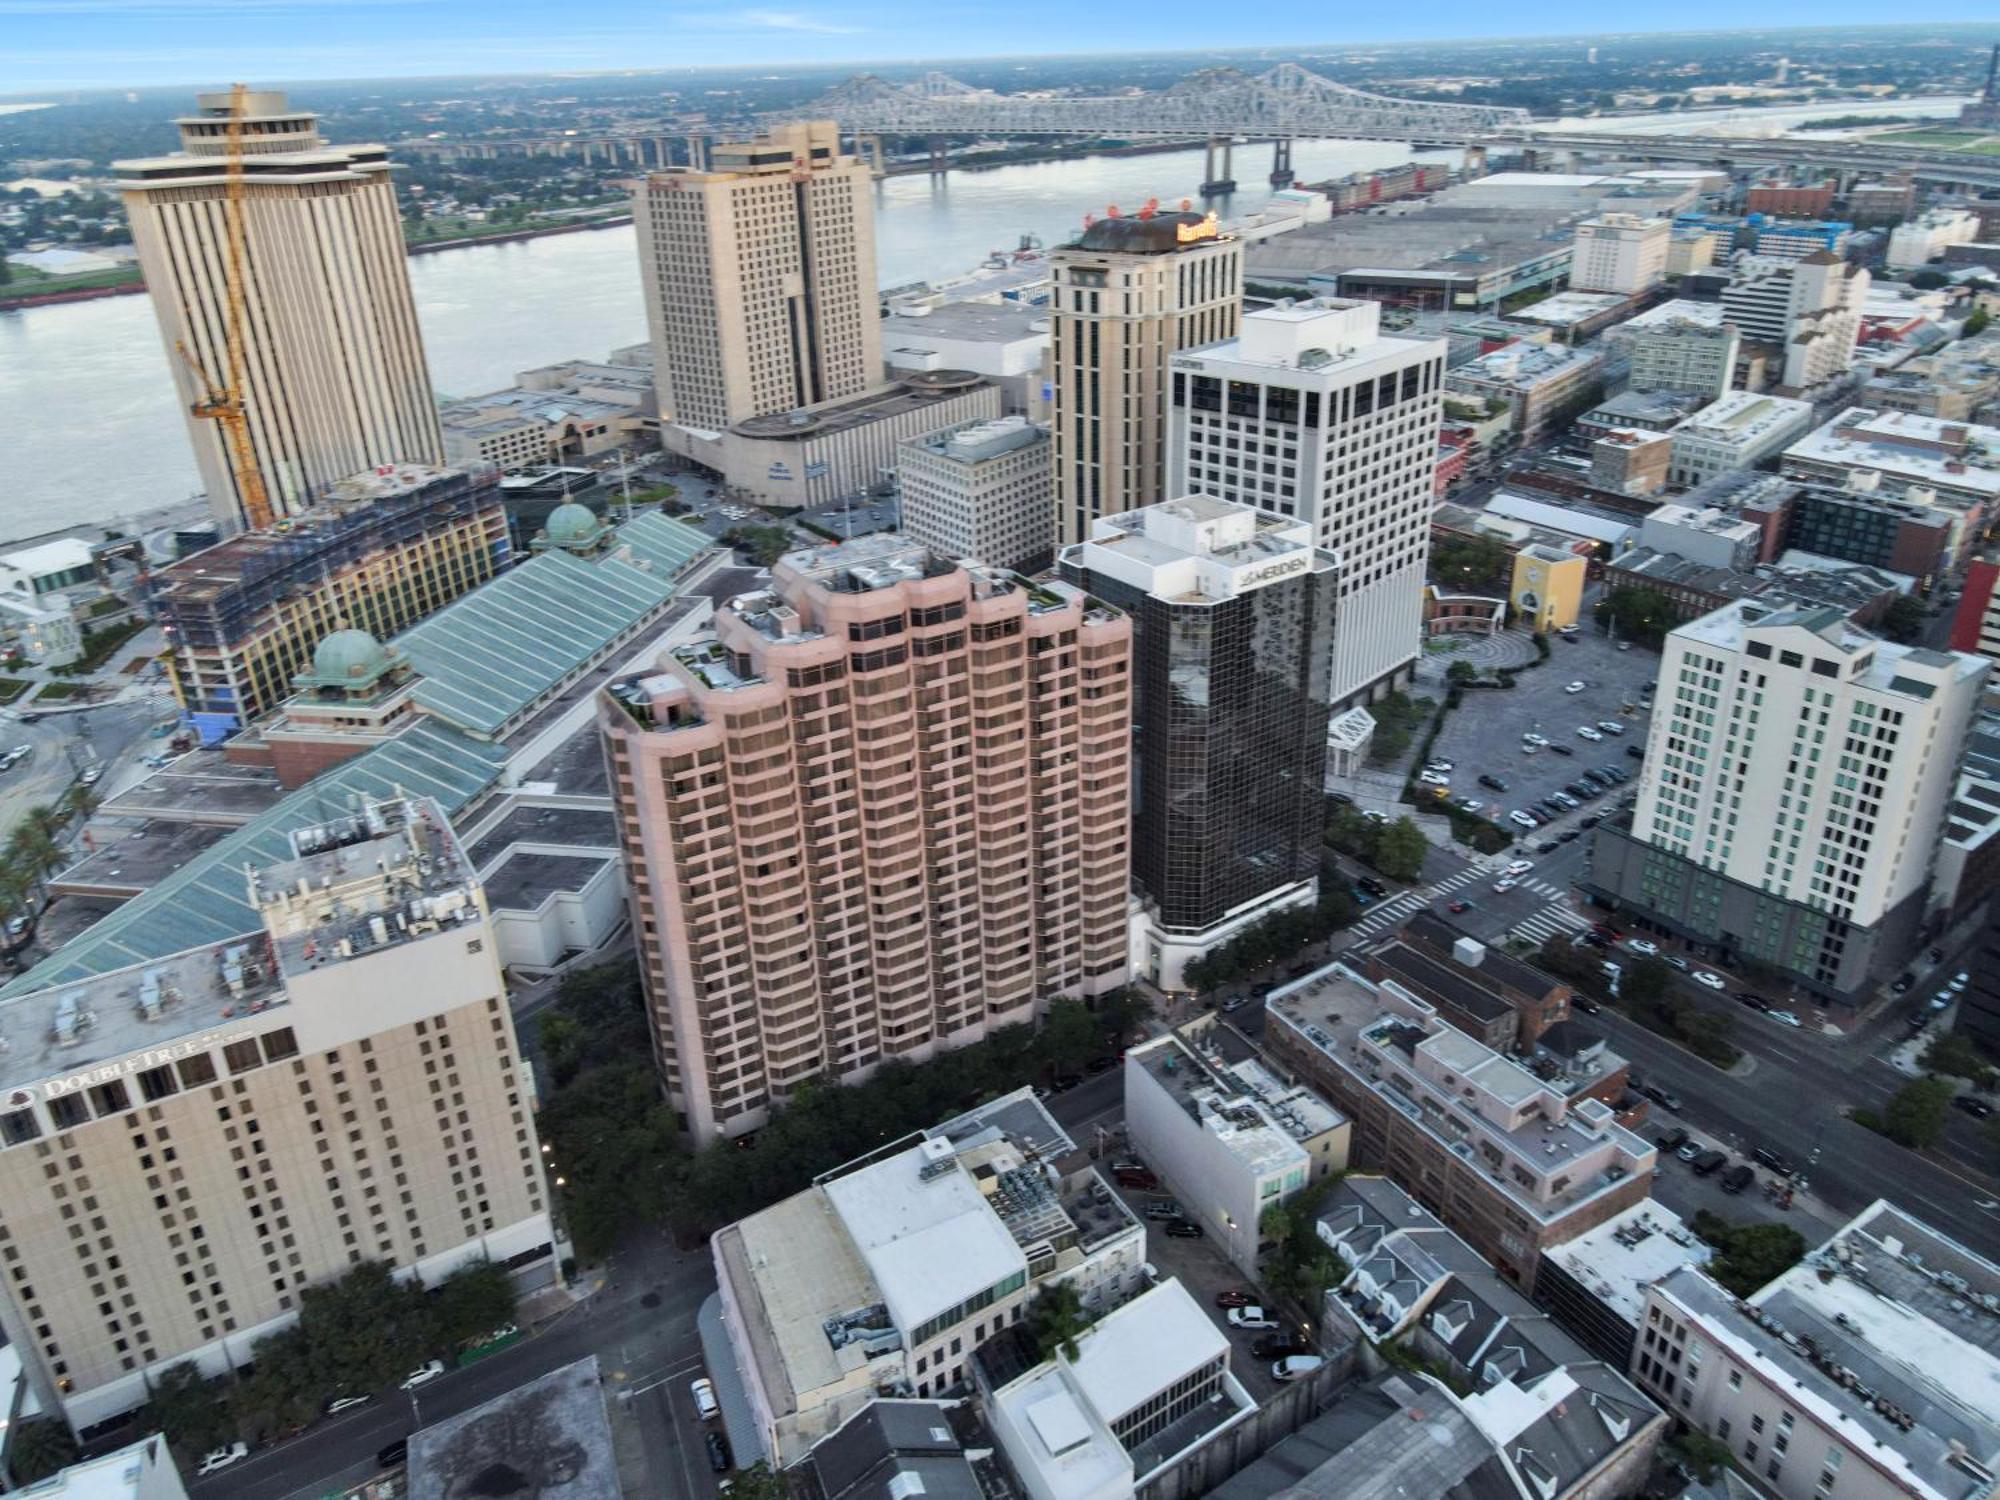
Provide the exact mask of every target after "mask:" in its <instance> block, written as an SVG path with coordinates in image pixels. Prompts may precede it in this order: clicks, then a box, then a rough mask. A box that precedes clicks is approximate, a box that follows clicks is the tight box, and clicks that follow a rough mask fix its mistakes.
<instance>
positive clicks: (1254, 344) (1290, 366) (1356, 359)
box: [1173, 297, 1434, 381]
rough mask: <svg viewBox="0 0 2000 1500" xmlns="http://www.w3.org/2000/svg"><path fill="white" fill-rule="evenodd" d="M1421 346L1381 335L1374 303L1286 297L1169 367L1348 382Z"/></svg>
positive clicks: (1378, 310)
mask: <svg viewBox="0 0 2000 1500" xmlns="http://www.w3.org/2000/svg"><path fill="white" fill-rule="evenodd" d="M1433 342H1434V341H1433ZM1424 347H1426V341H1425V340H1422V339H1410V338H1385V337H1383V335H1382V332H1381V307H1380V305H1379V304H1377V303H1374V302H1366V301H1356V300H1352V299H1347V298H1339V297H1309V298H1304V299H1301V300H1298V301H1294V300H1292V299H1290V298H1287V299H1285V300H1284V301H1281V302H1278V303H1276V304H1275V305H1273V306H1270V307H1263V308H1259V309H1257V310H1256V311H1255V312H1251V313H1247V314H1245V315H1244V318H1243V324H1242V331H1241V332H1240V333H1239V334H1238V335H1237V336H1236V337H1235V338H1231V339H1223V340H1222V341H1221V342H1219V343H1214V344H1205V345H1203V346H1201V347H1200V348H1198V349H1187V350H1183V351H1182V352H1181V353H1179V354H1177V355H1175V356H1174V358H1173V365H1174V367H1175V368H1176V369H1206V368H1208V367H1209V366H1210V365H1223V366H1229V365H1241V366H1247V367H1252V368H1256V369H1260V370H1294V371H1297V372H1299V373H1300V374H1302V375H1310V376H1312V377H1313V378H1314V379H1317V380H1327V381H1331V380H1335V379H1339V380H1349V379H1352V378H1353V377H1354V376H1355V375H1356V374H1358V373H1359V372H1361V371H1364V370H1366V369H1367V368H1368V367H1369V366H1371V365H1374V364H1381V363H1396V362H1406V360H1407V356H1408V355H1409V354H1410V353H1411V351H1413V350H1418V349H1422V348H1424Z"/></svg>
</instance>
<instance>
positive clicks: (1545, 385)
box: [1445, 343, 1604, 443]
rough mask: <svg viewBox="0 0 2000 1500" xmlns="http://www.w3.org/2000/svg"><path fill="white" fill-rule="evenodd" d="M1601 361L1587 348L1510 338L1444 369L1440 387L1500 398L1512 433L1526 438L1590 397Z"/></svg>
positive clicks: (1599, 376)
mask: <svg viewBox="0 0 2000 1500" xmlns="http://www.w3.org/2000/svg"><path fill="white" fill-rule="evenodd" d="M1603 367H1604V356H1603V355H1601V354H1599V353H1597V352H1596V351H1595V350H1591V349H1568V348H1562V347H1560V346H1553V345H1547V344H1518V343H1517V344H1509V345H1507V346H1506V347H1505V348H1503V349H1496V350H1494V351H1493V353H1491V354H1487V355H1482V356H1481V357H1480V358H1478V359H1475V360H1472V361H1470V362H1468V363H1466V364H1462V365H1460V366H1459V367H1458V368H1457V369H1455V370H1452V371H1450V372H1448V373H1447V374H1446V376H1445V389H1446V390H1450V391H1457V392H1459V393H1460V394H1461V395H1466V396H1477V397H1481V398H1484V399H1489V400H1494V401H1502V402H1505V403H1506V405H1507V407H1508V410H1509V412H1510V414H1511V421H1512V426H1513V431H1514V435H1515V436H1516V437H1517V438H1519V439H1520V440H1521V441H1522V442H1524V443H1529V442H1533V441H1534V440H1535V439H1537V438H1539V437H1541V436H1542V435H1543V434H1544V433H1546V432H1548V431H1549V430H1550V429H1552V428H1553V427H1555V426H1556V424H1557V423H1559V422H1560V421H1562V420H1563V419H1564V418H1567V417H1570V416H1573V415H1575V413H1576V412H1577V411H1579V410H1581V409H1582V408H1584V407H1587V406H1589V405H1590V404H1591V403H1592V402H1593V401H1594V399H1595V398H1596V396H1597V393H1598V391H1599V389H1600V388H1601V386H1602V383H1603Z"/></svg>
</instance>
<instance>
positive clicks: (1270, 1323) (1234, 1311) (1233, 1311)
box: [1229, 1302, 1278, 1329]
mask: <svg viewBox="0 0 2000 1500" xmlns="http://www.w3.org/2000/svg"><path fill="white" fill-rule="evenodd" d="M1229 1326H1230V1327H1231V1328H1256V1329H1264V1328H1276V1327H1277V1326H1278V1320H1277V1319H1276V1318H1274V1317H1272V1316H1271V1315H1270V1314H1269V1313H1267V1312H1265V1311H1264V1309H1263V1308H1261V1307H1259V1306H1258V1305H1257V1304H1256V1303H1254V1302H1253V1303H1251V1304H1250V1305H1249V1306H1248V1307H1232V1308H1230V1309H1229Z"/></svg>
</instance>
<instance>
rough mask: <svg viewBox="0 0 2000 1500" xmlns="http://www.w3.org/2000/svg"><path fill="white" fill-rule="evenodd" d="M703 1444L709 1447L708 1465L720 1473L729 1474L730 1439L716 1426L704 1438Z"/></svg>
mask: <svg viewBox="0 0 2000 1500" xmlns="http://www.w3.org/2000/svg"><path fill="white" fill-rule="evenodd" d="M702 1446H703V1447H705V1448H707V1449H708V1466H709V1467H710V1468H711V1469H713V1470H715V1472H716V1473H718V1474H727V1473H728V1472H729V1469H730V1463H729V1439H728V1438H726V1437H724V1436H723V1435H722V1434H721V1433H719V1432H717V1431H716V1430H715V1429H714V1428H712V1427H711V1428H710V1429H709V1430H708V1435H707V1436H706V1437H705V1438H703V1439H702Z"/></svg>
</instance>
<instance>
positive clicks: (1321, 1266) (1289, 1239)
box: [1257, 1172, 1349, 1316]
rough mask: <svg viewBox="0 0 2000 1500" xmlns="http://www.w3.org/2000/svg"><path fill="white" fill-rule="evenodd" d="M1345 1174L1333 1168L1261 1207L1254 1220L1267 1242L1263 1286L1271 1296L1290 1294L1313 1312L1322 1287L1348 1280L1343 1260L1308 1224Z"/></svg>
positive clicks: (1324, 1289) (1325, 1289) (1322, 1295)
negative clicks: (1279, 1201)
mask: <svg viewBox="0 0 2000 1500" xmlns="http://www.w3.org/2000/svg"><path fill="white" fill-rule="evenodd" d="M1344 1175H1346V1174H1344V1173H1341V1172H1333V1173H1329V1174H1328V1175H1327V1176H1325V1177H1322V1178H1320V1179H1319V1180H1318V1181H1317V1182H1310V1183H1307V1184H1306V1185H1305V1186H1304V1187H1303V1188H1301V1189H1300V1190H1299V1191H1298V1192H1296V1193H1294V1194H1292V1196H1291V1197H1290V1198H1287V1199H1286V1200H1284V1201H1283V1202H1282V1203H1273V1204H1272V1205H1271V1206H1270V1207H1269V1208H1267V1209H1265V1210H1264V1213H1263V1216H1262V1217H1261V1218H1260V1219H1259V1220H1258V1222H1257V1233H1258V1236H1259V1238H1260V1240H1261V1241H1262V1243H1264V1244H1265V1245H1268V1246H1269V1247H1270V1249H1269V1250H1268V1251H1267V1252H1266V1254H1265V1257H1264V1264H1263V1282H1264V1286H1265V1287H1266V1288H1267V1289H1268V1290H1269V1291H1270V1292H1271V1293H1272V1295H1273V1297H1274V1298H1284V1299H1289V1300H1290V1301H1292V1302H1295V1303H1297V1304H1298V1305H1299V1306H1301V1307H1304V1308H1306V1309H1308V1310H1309V1311H1311V1312H1312V1313H1313V1315H1314V1316H1317V1315H1318V1309H1319V1307H1320V1304H1321V1302H1322V1300H1323V1299H1324V1298H1325V1296H1326V1294H1327V1292H1328V1291H1329V1290H1330V1289H1331V1288H1333V1287H1336V1286H1338V1285H1340V1283H1341V1282H1343V1281H1345V1280H1346V1279H1347V1273H1348V1269H1349V1268H1348V1265H1347V1262H1346V1261H1344V1260H1342V1259H1341V1258H1340V1256H1339V1255H1338V1254H1336V1253H1335V1252H1334V1249H1333V1247H1332V1246H1331V1245H1329V1244H1327V1242H1326V1241H1325V1240H1323V1239H1321V1238H1320V1237H1319V1234H1318V1232H1317V1231H1316V1230H1315V1229H1314V1227H1313V1226H1314V1224H1315V1223H1317V1222H1318V1220H1319V1210H1320V1205H1321V1204H1323V1203H1325V1202H1326V1197H1327V1194H1329V1193H1331V1192H1332V1191H1333V1188H1334V1184H1336V1183H1337V1182H1339V1181H1340V1179H1341V1178H1342V1177H1343V1176H1344Z"/></svg>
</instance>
